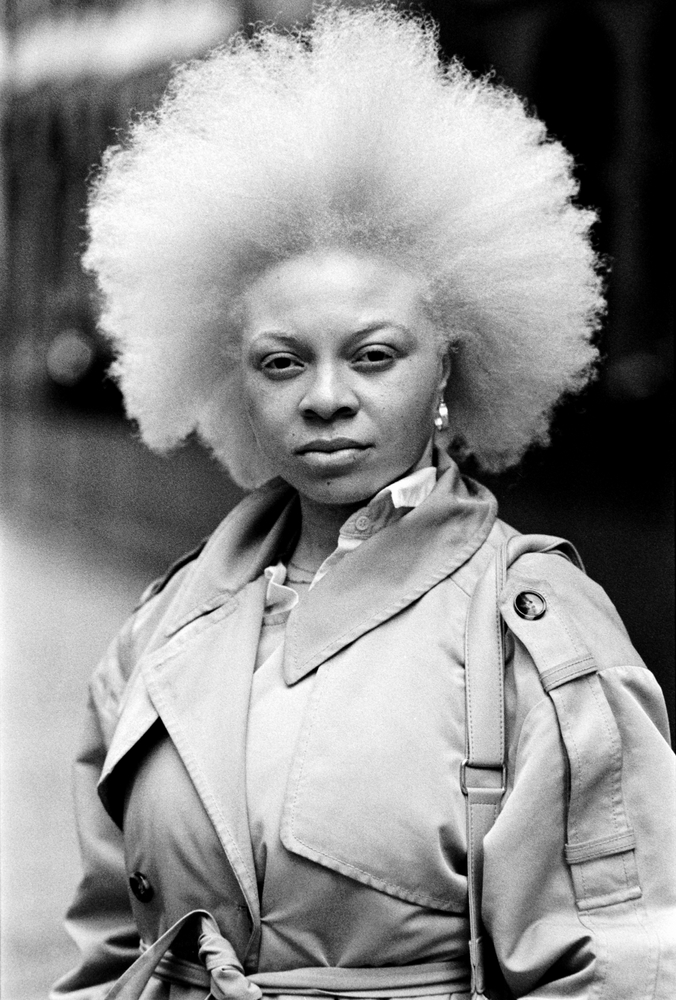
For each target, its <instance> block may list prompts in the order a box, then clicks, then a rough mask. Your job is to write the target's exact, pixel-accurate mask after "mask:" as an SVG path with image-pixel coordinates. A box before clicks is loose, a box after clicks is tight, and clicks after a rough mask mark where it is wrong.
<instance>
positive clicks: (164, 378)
mask: <svg viewBox="0 0 676 1000" xmlns="http://www.w3.org/2000/svg"><path fill="white" fill-rule="evenodd" d="M575 191H576V186H575V183H574V181H573V179H572V175H571V164H570V160H569V158H568V156H567V154H566V153H565V152H564V150H563V149H562V148H561V147H560V146H559V145H558V144H557V143H554V142H550V141H548V140H547V139H546V136H545V132H544V128H543V126H542V125H541V123H539V122H538V121H537V120H535V119H534V118H532V117H530V116H529V115H528V114H527V113H526V112H525V110H524V108H523V107H522V105H521V104H520V102H519V101H518V99H517V98H516V97H515V96H514V95H512V94H509V93H507V92H505V91H504V90H501V89H498V88H495V87H493V86H491V85H490V84H489V83H487V82H485V81H477V80H473V79H472V78H470V77H469V76H468V75H467V74H466V73H465V72H464V71H463V70H462V69H461V68H460V67H458V66H452V67H451V68H450V69H448V70H443V69H442V68H441V67H440V66H439V64H438V61H437V56H436V49H435V40H434V35H433V33H432V32H430V31H429V30H427V29H426V28H425V27H424V26H421V25H420V24H419V23H417V22H416V21H413V20H407V19H405V18H403V17H402V16H400V15H397V14H396V13H394V12H392V11H391V10H389V9H387V8H382V9H377V10H373V9H372V10H369V11H362V12H359V13H355V12H352V13H345V12H337V11H335V10H329V11H327V12H325V13H324V14H323V15H321V16H320V17H319V19H318V21H317V22H316V24H315V27H314V29H313V31H312V33H311V35H310V36H309V37H307V38H301V39H294V38H285V37H279V36H276V35H274V34H269V33H268V34H265V33H264V34H262V35H261V36H259V37H258V38H257V39H255V40H254V42H253V43H251V44H248V43H246V42H243V41H240V42H237V43H236V44H235V45H234V46H232V47H231V48H228V49H226V50H224V51H221V52H217V53H215V54H214V55H213V56H212V57H211V58H209V59H207V60H206V61H205V62H203V63H199V64H196V65H192V66H189V67H187V68H185V69H183V70H182V71H180V72H179V74H178V75H177V77H176V79H175V81H174V84H173V85H172V88H171V90H170V93H169V95H168V97H167V98H166V100H165V102H164V104H163V105H162V107H161V109H160V111H159V112H158V113H157V115H156V116H154V117H153V118H150V119H147V120H145V121H142V122H140V123H139V124H137V125H136V126H135V128H134V130H133V132H132V136H131V139H130V142H129V143H128V144H127V146H126V147H124V148H121V149H116V150H113V151H112V152H111V153H110V154H109V156H108V158H107V161H106V164H105V169H104V171H103V174H102V177H101V179H100V181H99V183H98V186H97V189H96V191H95V193H94V196H93V200H92V205H91V212H90V224H91V242H90V246H89V250H88V252H87V256H86V263H87V265H88V266H89V267H90V268H91V269H92V270H93V271H95V272H96V273H97V275H98V278H99V282H100V286H101V289H102V292H103V297H104V311H103V320H102V322H103V327H104V329H105V330H106V331H107V332H108V334H109V335H110V336H111V337H112V339H113V341H114V343H115V344H116V346H117V351H118V359H119V360H118V362H117V374H118V377H119V379H120V382H121V385H122V387H123V390H124V393H125V398H126V401H127V407H128V411H129V413H130V415H131V416H133V417H135V418H136V419H137V420H138V422H139V425H140V428H141V432H142V434H143V436H144V438H145V440H146V441H147V443H148V444H150V445H151V446H153V447H156V448H167V447H170V446H172V445H175V444H176V443H177V442H179V441H180V440H181V439H182V438H183V437H185V436H186V435H187V434H189V433H191V432H192V431H197V433H198V434H199V435H200V436H201V437H202V439H203V440H204V441H205V442H207V443H208V444H209V445H210V447H211V448H212V449H213V451H214V453H215V454H216V456H217V457H218V458H219V459H220V460H221V461H222V462H223V463H224V464H225V465H226V467H227V468H228V469H229V470H230V472H231V474H232V475H233V477H234V478H235V479H236V480H237V481H238V482H240V483H241V484H242V485H244V486H246V487H249V488H251V490H252V492H251V494H250V495H249V496H248V497H247V498H246V499H245V500H244V501H243V502H242V503H241V504H240V505H239V506H238V507H237V508H236V509H235V510H234V511H233V512H232V513H231V514H230V515H229V517H228V518H226V520H225V521H224V522H223V524H222V525H221V526H220V527H219V528H218V529H217V531H216V532H215V533H214V535H213V536H212V537H211V538H210V539H209V541H208V542H207V543H206V545H205V546H204V548H203V549H202V550H201V551H200V552H198V553H194V554H192V555H191V556H189V557H187V558H186V559H185V560H183V561H182V563H181V564H180V565H178V566H177V567H174V568H173V569H172V570H171V571H170V572H169V574H168V575H167V576H166V577H165V578H164V579H163V580H161V581H159V582H158V583H157V584H155V585H154V586H153V587H152V588H151V589H150V590H149V592H148V593H147V594H146V595H145V596H144V600H143V602H142V604H141V606H140V608H139V609H138V610H137V611H136V613H135V614H134V616H133V617H132V618H131V620H130V621H129V623H128V624H127V625H126V626H125V628H124V629H123V630H122V632H121V634H120V635H119V636H118V638H117V640H116V642H115V643H114V644H113V646H112V648H111V650H110V651H109V653H108V655H107V657H106V658H105V659H104V661H103V663H102V664H101V665H100V666H99V668H98V670H97V671H96V672H95V674H94V678H93V681H92V685H91V696H90V715H89V722H88V731H87V736H86V740H85V744H84V748H83V751H82V753H81V755H80V758H79V762H78V769H77V775H78V777H77V785H78V809H79V818H80V823H81V840H82V848H83V855H84V864H85V874H84V878H83V881H82V884H81V887H80V889H79V892H78V895H77V897H76V900H75V902H74V904H73V907H72V909H71V911H70V914H69V925H70V930H71V932H72V934H73V936H74V938H75V939H76V941H77V942H78V943H79V945H80V947H81V948H82V952H83V957H82V961H81V964H80V966H79V967H78V968H77V969H76V970H75V971H74V972H72V973H71V974H70V975H68V976H66V977H65V978H64V979H63V980H61V982H60V983H59V984H57V986H56V987H55V990H54V993H53V996H54V997H60V998H63V997H68V998H71V1000H74V998H76V997H77V998H78V1000H82V998H85V997H86V998H88V1000H93V998H99V997H103V996H105V995H107V993H108V991H109V990H110V989H111V988H112V993H111V996H116V997H123V998H126V1000H130V998H132V997H140V996H143V997H144V998H151V997H152V998H171V1000H177V998H179V997H180V998H190V1000H197V998H201V997H204V996H205V995H206V993H207V991H210V995H211V996H213V997H217V998H222V997H227V998H229V1000H237V998H244V997H251V998H255V997H258V996H260V995H261V993H264V994H267V995H284V994H290V995H298V994H300V995H315V994H329V995H338V996H346V997H365V998H374V1000H375V998H378V997H408V996H411V997H413V996H426V995H431V996H444V997H449V996H453V997H462V996H467V995H468V993H469V991H470V966H471V977H472V984H471V988H472V990H473V991H475V992H477V991H480V990H482V989H485V990H486V991H488V992H489V993H491V995H496V996H499V995H502V996H518V997H521V996H529V997H550V998H552V997H576V998H582V997H592V996H594V997H597V996H598V997H600V996H603V997H609V998H610V997H612V998H613V1000H618V998H619V997H626V998H632V1000H634V998H636V997H639V996H641V997H643V996H645V997H648V996H650V997H653V996H660V997H667V996H668V995H671V989H670V984H672V985H673V977H674V965H673V950H672V952H671V956H670V954H669V947H670V945H669V935H670V924H669V921H668V910H669V907H670V906H672V907H673V899H674V889H673V884H671V885H669V884H667V883H668V882H669V879H668V878H667V877H666V876H665V869H666V866H665V864H664V860H663V859H664V857H665V856H666V855H665V852H666V850H667V844H668V842H669V839H670V838H673V826H674V823H673V818H674V817H673V810H672V811H668V810H666V809H665V808H664V800H665V796H666V795H668V792H667V789H668V788H669V787H670V786H669V781H670V778H669V775H670V773H673V771H672V769H673V758H672V755H671V753H670V751H669V748H668V742H667V732H666V722H665V713H664V706H663V703H662V700H661V695H660V694H659V690H658V688H657V686H656V684H655V682H654V680H653V679H652V676H651V675H650V674H649V672H648V671H647V670H646V669H645V668H644V667H643V665H642V664H641V662H640V659H639V657H638V655H637V654H636V652H635V651H634V650H633V649H632V647H631V645H630V644H629V641H628V639H627V636H626V633H625V632H624V630H623V628H622V625H621V623H620V622H619V620H618V618H617V614H616V612H615V610H614V608H613V607H612V605H611V604H610V602H609V601H608V599H607V598H606V597H605V595H604V594H603V593H602V592H601V591H600V589H599V588H598V587H597V586H596V585H595V584H593V583H592V582H591V581H589V580H588V579H587V578H586V577H585V576H584V574H583V573H581V572H580V571H579V570H578V569H577V568H576V567H575V566H574V565H573V564H572V562H571V561H570V560H569V559H565V558H560V557H555V556H554V555H551V554H548V555H545V554H543V553H542V552H538V551H535V552H532V553H531V554H525V555H522V557H521V558H519V559H518V561H516V562H515V563H514V565H513V567H512V569H511V570H510V573H509V577H508V580H507V583H506V586H505V588H504V590H503V591H502V592H501V593H500V594H498V593H497V592H496V593H495V594H494V595H493V597H492V598H491V597H490V585H489V584H490V581H491V580H493V581H494V580H495V570H494V566H495V565H496V564H495V558H496V553H497V554H499V558H500V559H502V560H503V561H504V560H509V559H511V558H513V557H514V555H515V553H517V554H518V553H519V552H522V551H527V550H528V549H529V548H531V549H536V550H537V549H545V548H553V549H556V548H557V547H558V550H559V552H560V554H564V555H566V554H567V555H568V556H569V557H570V558H571V559H575V555H574V552H573V551H572V550H571V548H570V547H568V548H566V545H565V543H557V541H556V540H547V539H545V540H544V541H543V540H541V539H536V540H535V541H532V540H529V539H528V538H526V539H525V540H524V539H523V538H521V539H519V538H518V536H517V533H516V532H515V531H513V529H511V528H509V527H508V526H507V525H505V524H504V523H502V522H501V521H499V520H498V519H497V517H496V505H495V501H494V499H493V498H492V496H491V495H490V493H488V491H487V490H486V489H484V488H483V487H482V486H480V485H478V484H477V483H475V482H472V481H471V480H466V479H463V477H462V476H461V475H460V473H459V471H458V467H457V465H456V464H455V462H454V460H453V458H451V457H449V455H448V453H447V452H448V450H449V449H450V450H451V451H452V453H453V454H454V455H455V456H456V458H457V457H458V456H459V455H460V456H463V455H468V454H471V455H473V456H474V457H475V460H476V461H477V463H478V464H479V465H480V466H482V467H483V468H485V469H488V470H499V469H502V468H505V467H506V466H508V465H510V464H514V463H515V462H517V461H518V460H519V458H520V456H521V455H522V454H523V452H524V450H525V449H526V448H527V447H528V446H529V445H530V444H532V443H533V442H540V443H542V442H544V441H546V437H547V426H548V422H549V417H550V414H551V411H552V408H553V407H554V405H555V404H556V402H557V401H558V400H559V399H560V397H561V396H562V394H564V393H569V392H573V391H576V390H579V389H580V388H581V387H582V386H583V385H584V384H585V383H586V382H587V381H588V379H589V377H590V375H591V373H592V371H593V367H594V363H595V358H596V352H595V349H594V347H593V346H592V343H591V337H592V334H593V332H594V330H595V328H596V326H597V323H598V318H599V316H600V314H601V311H602V298H601V291H600V281H599V278H598V274H597V271H596V267H595V259H594V254H593V251H592V250H591V247H590V242H589V229H590V226H591V224H592V223H593V221H594V220H593V216H592V215H591V213H589V212H586V211H583V210H581V209H579V208H578V207H576V206H575V205H574V204H573V202H572V198H573V196H574V194H575ZM505 543H508V545H507V547H505ZM486 581H488V583H487V582H486ZM487 588H488V589H487ZM494 589H495V587H494ZM485 593H488V595H489V598H490V600H488V601H486V599H485ZM481 594H484V599H483V609H482V611H481V613H479V610H477V609H478V608H479V602H478V599H477V595H479V596H480V595H481ZM498 597H499V599H500V608H501V614H502V617H503V619H504V621H505V623H506V624H507V626H508V631H507V641H506V646H505V654H506V663H505V664H504V686H505V693H504V708H503V707H502V703H501V702H500V701H498V702H497V704H498V709H497V710H494V709H493V708H491V707H490V706H491V705H493V702H491V701H489V700H487V697H486V698H484V697H483V695H481V696H480V697H479V700H478V701H477V700H476V694H474V695H472V697H471V698H470V699H469V715H468V717H467V718H466V714H467V712H466V706H465V688H466V686H468V687H470V688H471V687H472V685H470V677H473V676H474V673H475V667H474V665H475V664H477V663H478V662H479V661H480V660H481V655H479V656H478V657H477V656H475V652H476V651H477V650H479V651H481V650H483V649H484V648H486V649H492V648H493V646H495V647H496V648H497V650H498V653H499V652H500V636H501V634H502V632H501V628H502V626H499V627H498V628H497V629H496V627H495V622H496V615H497V604H496V601H497V599H498ZM468 609H471V610H470V614H469V621H470V627H469V629H468V631H467V642H468V647H467V650H466V649H465V635H466V629H465V623H466V620H467V619H468ZM487 612H490V617H488V616H487ZM491 623H493V624H491ZM470 654H471V655H470ZM470 662H471V664H472V669H471V670H470ZM498 667H499V674H498V675H497V676H498V677H499V683H498V684H497V688H496V690H498V695H499V689H500V688H501V686H502V680H501V679H502V676H503V664H502V662H501V661H500V663H499V664H498ZM466 668H467V685H466ZM479 675H481V670H479ZM480 683H483V681H481V682H480ZM472 684H473V682H472ZM494 687H495V685H494ZM480 694H481V692H480ZM472 699H474V700H472ZM489 708H490V711H489ZM503 714H504V718H503ZM496 741H497V742H498V743H500V744H502V743H503V742H504V743H505V744H506V768H505V767H504V766H503V762H502V758H501V757H499V758H497V760H496V761H494V760H493V759H492V758H491V759H490V760H489V759H487V757H485V756H484V755H483V754H482V753H480V752H477V747H482V746H484V745H485V744H486V743H488V745H491V744H492V743H495V742H496ZM466 745H468V746H469V750H468V749H467V748H466ZM97 785H98V795H97ZM466 798H467V800H468V802H469V803H470V813H469V815H470V820H469V828H468V834H466V832H465V829H466V814H467V803H466ZM498 808H499V814H497V813H498ZM496 814H497V815H496ZM477 830H478V831H479V833H478V834H477ZM484 834H485V836H484ZM468 845H469V846H468ZM482 852H483V862H482V860H481V854H482ZM468 869H470V870H471V874H472V892H471V893H470V902H469V903H468ZM482 876H483V893H482V895H481V900H480V907H481V914H480V915H479V912H478V908H477V906H475V905H474V903H472V900H474V899H475V898H476V899H478V891H479V888H480V882H481V878H482ZM672 883H673V879H672ZM477 905H478V904H477ZM470 910H471V924H472V927H471V933H472V938H473V941H472V948H471V955H470V947H469V937H470V913H469V911H470ZM672 913H673V909H672ZM482 924H483V935H482V938H481V939H480V934H481V931H482V926H481V925H482ZM139 942H140V947H141V951H140V953H139ZM672 949H673V945H672ZM470 958H471V961H470ZM119 977H121V978H119ZM116 981H117V985H115V986H113V984H114V983H115V982H116Z"/></svg>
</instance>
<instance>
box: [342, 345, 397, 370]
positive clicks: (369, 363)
mask: <svg viewBox="0 0 676 1000" xmlns="http://www.w3.org/2000/svg"><path fill="white" fill-rule="evenodd" d="M398 356H399V355H398V352H397V351H396V350H395V349H394V348H393V347H389V346H388V345H387V344H367V345H366V346H365V347H362V348H360V349H359V350H358V351H357V353H356V354H355V356H354V358H353V361H352V364H353V366H354V367H356V368H357V369H358V370H359V371H369V372H371V371H382V370H383V369H385V368H389V366H390V365H391V364H392V363H393V362H394V361H395V360H396V359H397V357H398Z"/></svg>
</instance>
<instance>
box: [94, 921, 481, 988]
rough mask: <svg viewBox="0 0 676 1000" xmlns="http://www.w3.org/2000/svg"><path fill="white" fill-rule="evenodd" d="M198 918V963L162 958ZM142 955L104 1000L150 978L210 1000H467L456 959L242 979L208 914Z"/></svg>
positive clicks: (176, 927) (464, 972) (463, 969)
mask: <svg viewBox="0 0 676 1000" xmlns="http://www.w3.org/2000/svg"><path fill="white" fill-rule="evenodd" d="M195 917H199V918H200V934H199V938H198V953H199V957H200V962H201V963H202V964H197V963H196V962H188V961H186V960H185V959H180V958H175V957H174V956H173V955H168V954H167V952H168V950H169V948H170V947H171V945H172V943H173V942H174V940H175V939H176V937H177V936H178V933H179V931H180V930H181V929H182V928H183V927H184V926H185V924H186V923H187V922H188V921H189V920H192V919H194V918H195ZM141 947H142V953H141V955H140V956H139V958H138V959H137V960H136V961H135V962H134V964H133V965H132V966H130V967H129V968H128V969H127V971H126V972H125V973H124V975H123V976H122V977H121V978H120V979H119V980H118V981H117V983H116V984H115V986H113V988H112V990H111V991H110V992H109V993H108V995H107V997H106V1000H139V998H140V997H141V994H142V993H143V990H144V989H145V987H146V985H147V983H148V981H149V980H150V978H151V976H155V977H156V978H158V979H161V980H163V981H164V982H169V983H180V984H182V985H187V986H197V987H201V988H207V989H209V990H210V991H211V996H212V997H214V998H215V1000H261V998H262V997H263V996H271V995H274V996H277V997H279V998H280V1000H281V997H282V996H283V995H285V994H287V995H289V996H292V997H295V996H327V995H328V996H340V997H348V998H354V1000H361V998H364V1000H371V998H372V1000H378V998H385V997H418V996H426V997H433V996H436V997H445V998H447V997H449V996H452V997H453V998H454V1000H463V998H465V997H467V998H469V973H468V967H467V962H466V961H464V960H461V959H456V960H454V961H447V962H430V963H426V964H422V965H401V966H386V967H381V968H357V969H355V968H352V969H345V968H331V967H328V966H318V967H316V968H306V969H286V970H284V971H282V972H256V973H253V974H252V975H250V976H246V975H245V974H244V969H243V967H242V964H241V962H240V961H239V959H238V958H237V955H236V953H235V950H234V948H233V947H232V945H231V944H230V942H229V941H228V939H227V938H225V937H223V935H222V934H221V933H220V931H219V929H218V924H217V923H216V921H215V919H214V917H213V916H212V915H211V914H210V913H209V912H208V911H207V910H192V911H191V912H190V913H186V915H185V916H183V917H181V918H180V920H177V921H176V923H175V924H173V925H172V926H171V927H170V928H169V930H168V931H166V932H165V933H164V934H163V935H162V936H161V937H160V938H158V939H157V941H155V942H154V944H151V945H148V946H143V945H142V946H141Z"/></svg>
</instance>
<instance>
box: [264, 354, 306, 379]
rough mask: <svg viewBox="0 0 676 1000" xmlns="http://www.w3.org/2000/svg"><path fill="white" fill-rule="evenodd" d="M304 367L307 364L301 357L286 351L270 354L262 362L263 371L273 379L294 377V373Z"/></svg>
mask: <svg viewBox="0 0 676 1000" xmlns="http://www.w3.org/2000/svg"><path fill="white" fill-rule="evenodd" d="M304 367H305V365H304V364H303V362H302V361H301V360H300V358H297V357H296V355H295V354H289V353H286V352H278V353H277V354H268V355H266V357H264V358H263V359H262V361H261V362H260V369H261V371H262V372H263V373H264V374H265V375H267V376H268V378H273V379H285V378H293V377H294V375H297V374H298V373H299V372H301V371H303V369H304Z"/></svg>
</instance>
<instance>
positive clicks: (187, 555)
mask: <svg viewBox="0 0 676 1000" xmlns="http://www.w3.org/2000/svg"><path fill="white" fill-rule="evenodd" d="M210 537H211V536H210V535H207V536H206V537H205V538H203V539H202V541H201V542H200V543H199V544H198V545H196V546H194V548H192V549H189V550H188V551H187V552H184V553H183V555H182V556H179V558H178V559H176V560H175V561H174V562H173V563H171V565H170V566H169V567H168V568H167V569H166V570H165V571H164V573H162V574H161V575H160V576H158V577H157V579H155V580H153V582H152V583H149V584H148V586H147V587H146V589H145V590H144V591H143V593H142V594H141V596H140V598H139V601H138V604H137V605H136V607H135V609H134V610H135V611H138V610H139V608H142V607H143V605H144V604H147V603H148V601H150V600H151V599H152V598H153V597H156V596H157V595H158V594H161V593H162V591H163V590H165V589H166V587H167V586H168V585H169V584H170V583H171V581H172V580H173V581H174V582H175V583H179V582H180V580H181V579H182V577H183V575H184V574H182V573H181V570H184V569H185V568H186V567H188V566H189V565H190V563H192V562H194V561H195V560H196V559H197V558H198V557H199V556H200V555H201V553H202V551H203V549H204V547H205V545H206V544H207V542H208V541H209V538H210Z"/></svg>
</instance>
